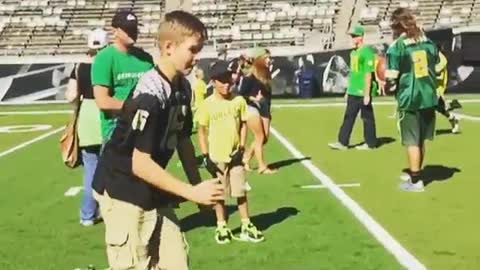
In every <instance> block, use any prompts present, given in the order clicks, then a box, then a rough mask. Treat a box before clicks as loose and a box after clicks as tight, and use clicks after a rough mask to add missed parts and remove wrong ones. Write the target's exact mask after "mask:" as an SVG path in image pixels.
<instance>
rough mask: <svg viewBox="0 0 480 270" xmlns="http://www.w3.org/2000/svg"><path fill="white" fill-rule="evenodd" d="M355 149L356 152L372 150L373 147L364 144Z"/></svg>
mask: <svg viewBox="0 0 480 270" xmlns="http://www.w3.org/2000/svg"><path fill="white" fill-rule="evenodd" d="M355 149H357V150H373V149H374V148H373V147H370V146H368V144H366V143H364V144H361V145H359V146H355Z"/></svg>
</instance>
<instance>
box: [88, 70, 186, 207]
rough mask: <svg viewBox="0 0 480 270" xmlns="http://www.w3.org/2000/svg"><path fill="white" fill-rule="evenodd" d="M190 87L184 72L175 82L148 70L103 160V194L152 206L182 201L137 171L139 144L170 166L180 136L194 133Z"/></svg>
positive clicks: (98, 175) (99, 177) (99, 178)
mask: <svg viewBox="0 0 480 270" xmlns="http://www.w3.org/2000/svg"><path fill="white" fill-rule="evenodd" d="M189 91H191V90H190V85H189V84H188V81H187V80H186V79H185V78H184V77H183V76H178V77H177V78H175V79H174V80H173V82H169V81H168V79H167V78H166V77H165V76H164V75H163V74H162V73H161V72H160V71H159V70H157V69H152V70H151V71H149V72H147V73H145V75H144V76H143V77H142V78H141V79H140V81H139V82H138V84H137V88H136V89H135V91H134V93H133V96H132V97H131V98H129V99H127V100H126V101H125V104H124V106H123V109H122V111H121V113H120V116H119V118H118V122H117V127H116V128H115V130H114V132H113V135H112V138H111V139H110V141H109V142H108V143H107V145H106V146H105V150H104V152H103V154H102V157H101V158H100V161H99V164H98V166H97V170H96V172H95V177H94V180H93V188H94V189H95V191H97V192H98V193H100V194H103V192H104V190H106V191H107V192H108V194H109V196H110V197H112V198H115V199H118V200H122V201H126V202H129V203H132V204H134V205H137V206H139V207H141V208H143V209H146V210H150V209H154V208H157V207H161V206H164V205H165V204H166V203H169V202H172V201H174V200H177V199H178V198H176V197H175V196H174V195H172V194H169V193H167V192H164V191H161V190H159V189H157V188H155V187H153V186H151V185H150V184H148V183H146V182H145V181H144V180H142V179H139V178H138V177H137V176H135V175H134V174H133V172H132V155H133V150H134V149H135V148H136V149H138V150H139V151H141V152H144V153H149V154H150V155H151V157H152V159H153V160H154V161H155V162H156V163H157V164H158V165H160V166H161V167H162V168H166V166H167V164H168V162H169V160H170V158H171V157H172V155H173V153H174V151H175V149H176V147H177V142H178V140H179V139H182V138H185V137H189V136H190V135H191V132H192V126H193V123H192V112H191V109H190V92H189Z"/></svg>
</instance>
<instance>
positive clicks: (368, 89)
mask: <svg viewBox="0 0 480 270" xmlns="http://www.w3.org/2000/svg"><path fill="white" fill-rule="evenodd" d="M362 58H363V59H362V67H361V68H362V69H363V70H364V71H365V74H366V75H365V89H363V105H365V106H367V105H369V104H370V102H371V97H372V79H373V77H372V74H374V72H375V58H376V55H375V53H374V52H373V50H372V49H371V48H369V47H368V48H367V49H365V52H364V53H363V55H362Z"/></svg>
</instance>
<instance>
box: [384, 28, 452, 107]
mask: <svg viewBox="0 0 480 270" xmlns="http://www.w3.org/2000/svg"><path fill="white" fill-rule="evenodd" d="M387 58H388V60H387V62H388V64H387V66H388V67H387V78H388V79H394V80H397V102H398V109H399V110H404V111H417V110H421V109H427V108H432V107H435V106H437V102H438V100H437V95H436V89H437V79H436V74H437V72H439V71H441V70H442V69H443V65H444V64H443V62H441V61H440V57H439V51H438V48H437V46H436V45H435V44H434V43H433V42H432V41H431V40H429V39H428V38H427V37H425V36H422V37H420V38H419V40H418V41H415V40H413V39H410V38H407V37H406V36H405V35H402V36H400V37H399V38H398V39H397V40H396V41H395V42H394V43H393V44H392V45H390V47H389V49H388V51H387Z"/></svg>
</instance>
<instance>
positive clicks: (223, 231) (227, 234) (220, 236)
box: [215, 226, 233, 245]
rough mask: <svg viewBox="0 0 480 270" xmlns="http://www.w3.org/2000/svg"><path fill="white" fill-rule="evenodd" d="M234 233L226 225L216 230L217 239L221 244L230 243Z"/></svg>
mask: <svg viewBox="0 0 480 270" xmlns="http://www.w3.org/2000/svg"><path fill="white" fill-rule="evenodd" d="M232 235H233V234H232V231H230V229H229V228H227V227H226V226H224V227H221V228H217V229H216V230H215V241H217V243H218V244H220V245H224V244H228V243H230V242H231V241H232Z"/></svg>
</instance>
